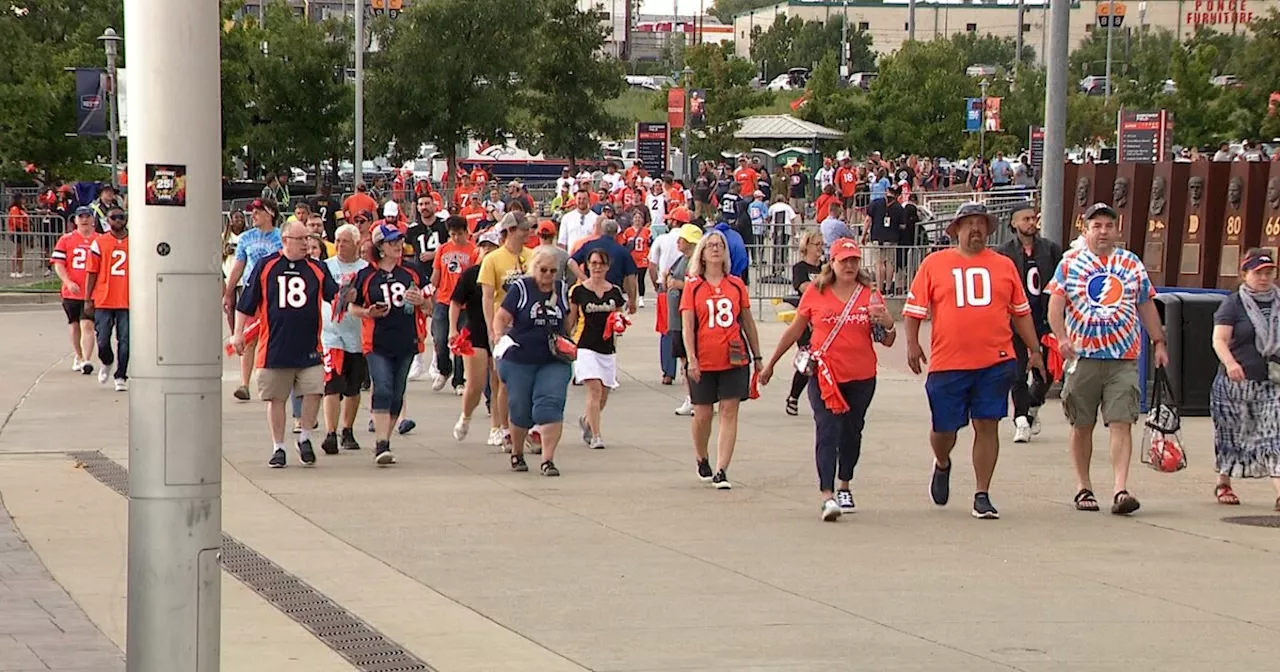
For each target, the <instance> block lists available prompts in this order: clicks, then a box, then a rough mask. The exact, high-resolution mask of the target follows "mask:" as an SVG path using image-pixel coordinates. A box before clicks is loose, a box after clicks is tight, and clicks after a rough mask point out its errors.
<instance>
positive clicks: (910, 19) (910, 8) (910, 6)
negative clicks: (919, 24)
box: [907, 0, 916, 42]
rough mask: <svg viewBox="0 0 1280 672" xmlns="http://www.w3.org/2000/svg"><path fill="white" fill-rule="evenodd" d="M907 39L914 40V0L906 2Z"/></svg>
mask: <svg viewBox="0 0 1280 672" xmlns="http://www.w3.org/2000/svg"><path fill="white" fill-rule="evenodd" d="M907 41H908V42H915V41H916V0H910V1H909V2H908V3H907Z"/></svg>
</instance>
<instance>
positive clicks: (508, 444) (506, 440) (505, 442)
mask: <svg viewBox="0 0 1280 672" xmlns="http://www.w3.org/2000/svg"><path fill="white" fill-rule="evenodd" d="M514 446H515V444H514V443H512V441H511V430H508V429H504V430H502V452H504V453H512V452H515V449H514Z"/></svg>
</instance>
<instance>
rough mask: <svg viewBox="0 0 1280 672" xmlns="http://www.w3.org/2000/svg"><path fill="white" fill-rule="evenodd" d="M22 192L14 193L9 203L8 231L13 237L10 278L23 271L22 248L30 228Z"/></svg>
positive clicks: (19, 275) (16, 276)
mask: <svg viewBox="0 0 1280 672" xmlns="http://www.w3.org/2000/svg"><path fill="white" fill-rule="evenodd" d="M23 200H24V199H23V198H22V194H14V195H13V202H12V203H11V204H10V205H9V233H10V234H12V237H13V248H14V252H13V270H12V271H11V272H10V273H9V277H11V278H21V277H22V276H23V275H24V273H23V270H22V248H23V247H24V246H25V244H26V242H27V231H28V230H29V229H30V226H31V220H30V219H29V218H28V217H27V210H26V208H25V207H23Z"/></svg>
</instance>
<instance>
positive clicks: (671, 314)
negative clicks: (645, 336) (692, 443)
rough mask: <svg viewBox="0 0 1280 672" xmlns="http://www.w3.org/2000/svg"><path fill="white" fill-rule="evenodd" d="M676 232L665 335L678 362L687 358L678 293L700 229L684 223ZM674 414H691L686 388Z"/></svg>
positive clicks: (669, 279) (669, 275) (680, 290)
mask: <svg viewBox="0 0 1280 672" xmlns="http://www.w3.org/2000/svg"><path fill="white" fill-rule="evenodd" d="M677 234H678V235H679V237H678V238H676V246H677V247H678V248H679V249H680V256H679V258H677V259H676V263H674V264H672V265H671V271H670V272H669V273H668V274H667V336H668V337H669V338H670V339H671V354H672V355H673V356H674V357H675V359H676V361H677V362H680V361H681V360H687V359H688V356H687V353H686V352H685V351H684V338H683V337H682V335H681V332H682V331H683V328H682V326H681V323H680V295H681V294H683V293H684V283H685V276H686V275H688V271H689V260H690V259H692V258H693V250H694V248H696V247H697V246H698V241H700V240H702V229H700V228H698V227H697V226H696V225H693V224H685V225H684V226H682V227H680V228H679V229H677ZM677 367H678V364H677ZM688 382H689V380H688V378H686V379H685V384H686V385H688ZM676 415H684V416H689V415H693V402H692V401H691V400H690V399H689V394H688V390H687V389H686V391H685V397H684V403H683V404H681V405H680V408H677V409H676Z"/></svg>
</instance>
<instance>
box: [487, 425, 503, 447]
mask: <svg viewBox="0 0 1280 672" xmlns="http://www.w3.org/2000/svg"><path fill="white" fill-rule="evenodd" d="M484 445H486V446H501V445H502V430H501V429H493V428H490V429H489V439H488V440H486V441H485V442H484Z"/></svg>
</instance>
